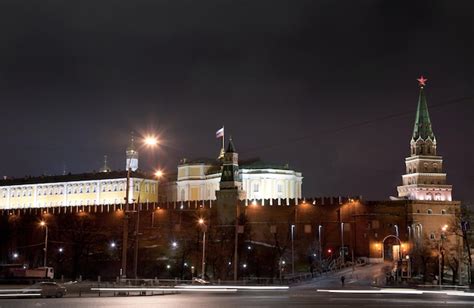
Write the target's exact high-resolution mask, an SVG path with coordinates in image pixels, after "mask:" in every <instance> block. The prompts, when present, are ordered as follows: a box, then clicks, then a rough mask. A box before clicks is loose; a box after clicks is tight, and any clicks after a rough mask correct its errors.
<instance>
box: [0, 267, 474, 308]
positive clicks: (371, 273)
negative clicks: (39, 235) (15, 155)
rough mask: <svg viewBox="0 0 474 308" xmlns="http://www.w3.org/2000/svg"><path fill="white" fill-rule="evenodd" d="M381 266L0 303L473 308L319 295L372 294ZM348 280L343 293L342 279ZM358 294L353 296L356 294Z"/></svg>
mask: <svg viewBox="0 0 474 308" xmlns="http://www.w3.org/2000/svg"><path fill="white" fill-rule="evenodd" d="M383 266H384V265H371V266H367V267H361V268H356V269H355V271H353V270H352V269H351V268H348V269H345V270H343V271H341V272H339V273H337V274H334V275H329V276H322V277H318V278H316V279H314V280H313V281H311V282H306V283H302V284H300V285H295V286H292V287H291V288H290V290H288V291H281V290H279V291H262V290H258V291H255V290H254V291H238V292H236V293H221V294H217V293H212V292H210V293H181V294H170V295H156V296H127V297H112V296H106V297H81V298H79V297H66V298H45V299H43V298H22V299H6V298H5V299H0V308H14V307H22V308H23V307H24V308H27V307H28V308H29V307H32V308H33V307H34V308H38V307H48V308H49V307H53V308H54V307H70V308H79V307H81V308H83V307H139V308H148V307H160V308H165V307H166V308H167V307H272V308H273V307H331V308H335V307H384V308H386V307H431V308H433V307H474V296H471V297H469V296H455V295H446V294H435V293H428V294H360V293H328V292H319V291H318V290H321V289H326V290H327V289H333V290H343V291H344V292H346V291H347V292H354V291H353V290H358V291H360V290H368V291H369V292H376V291H377V290H379V289H378V288H376V287H374V284H377V281H379V282H382V280H383V279H384V274H383V271H382V268H383ZM341 275H344V276H345V277H346V280H345V286H344V288H341V282H340V276H341ZM355 292H357V291H355Z"/></svg>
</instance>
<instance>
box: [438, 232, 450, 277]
mask: <svg viewBox="0 0 474 308" xmlns="http://www.w3.org/2000/svg"><path fill="white" fill-rule="evenodd" d="M446 230H448V225H444V226H442V227H441V231H442V232H441V235H440V239H439V242H438V271H439V273H438V274H439V279H438V281H439V283H438V284H439V285H440V286H441V285H442V283H443V268H442V267H441V259H442V258H443V257H444V256H443V255H442V249H443V240H444V236H445V234H444V232H446Z"/></svg>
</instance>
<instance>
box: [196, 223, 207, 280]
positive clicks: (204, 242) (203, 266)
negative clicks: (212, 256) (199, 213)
mask: <svg viewBox="0 0 474 308" xmlns="http://www.w3.org/2000/svg"><path fill="white" fill-rule="evenodd" d="M198 223H199V225H201V228H202V261H201V278H202V279H205V277H206V276H205V270H206V229H207V226H206V224H204V219H202V218H200V219H199V220H198Z"/></svg>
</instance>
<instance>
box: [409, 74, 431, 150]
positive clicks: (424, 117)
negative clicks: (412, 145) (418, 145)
mask: <svg viewBox="0 0 474 308" xmlns="http://www.w3.org/2000/svg"><path fill="white" fill-rule="evenodd" d="M424 85H425V84H424V82H423V83H421V82H420V86H421V87H420V96H419V98H418V107H417V110H416V118H415V126H414V128H413V137H412V138H413V140H414V141H416V140H418V138H421V139H423V140H426V139H428V138H430V139H431V140H435V135H434V133H433V129H432V127H431V120H430V114H429V112H428V104H427V103H426V97H425V92H424V90H423V86H424Z"/></svg>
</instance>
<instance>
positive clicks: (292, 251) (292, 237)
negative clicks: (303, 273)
mask: <svg viewBox="0 0 474 308" xmlns="http://www.w3.org/2000/svg"><path fill="white" fill-rule="evenodd" d="M294 230H295V225H291V274H292V275H295V241H294V236H295V231H294Z"/></svg>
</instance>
